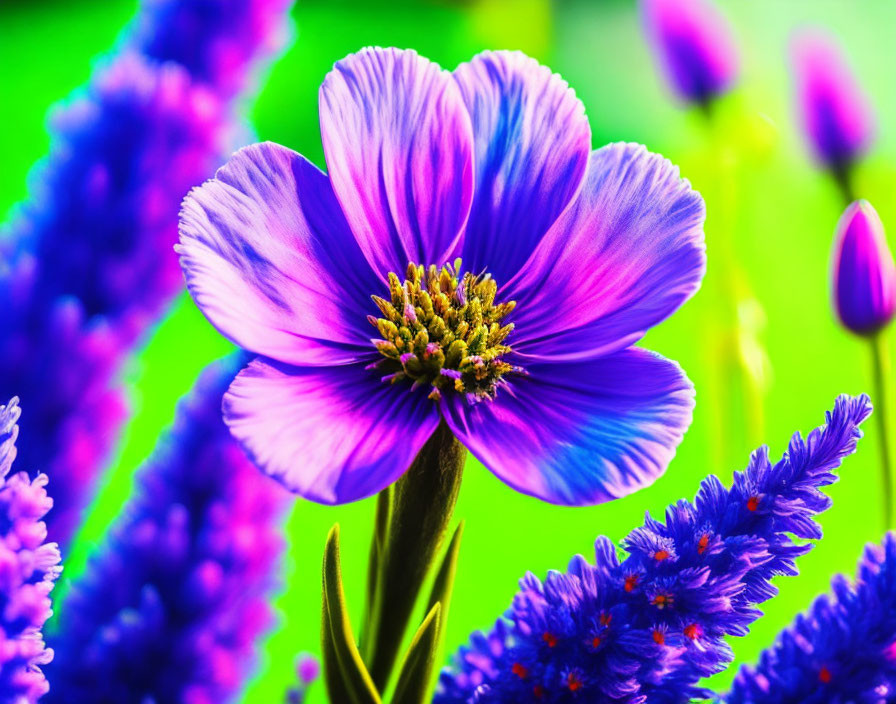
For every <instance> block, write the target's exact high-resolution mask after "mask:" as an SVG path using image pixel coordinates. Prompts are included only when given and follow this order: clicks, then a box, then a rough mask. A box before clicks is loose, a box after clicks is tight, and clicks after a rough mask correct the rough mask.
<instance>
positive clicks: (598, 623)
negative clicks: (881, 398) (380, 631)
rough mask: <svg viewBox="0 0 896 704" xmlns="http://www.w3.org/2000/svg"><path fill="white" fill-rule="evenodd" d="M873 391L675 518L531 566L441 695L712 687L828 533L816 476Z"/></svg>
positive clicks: (521, 701) (535, 696)
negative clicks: (738, 643) (780, 583)
mask: <svg viewBox="0 0 896 704" xmlns="http://www.w3.org/2000/svg"><path fill="white" fill-rule="evenodd" d="M870 411H871V406H870V404H869V402H868V398H867V397H866V396H859V397H855V398H851V397H848V396H841V397H840V398H838V399H837V402H836V405H835V407H834V410H833V412H830V413H828V414H827V416H826V421H827V423H826V425H825V426H822V427H820V428H817V429H816V430H814V431H812V432H811V433H810V434H809V436H808V438H806V439H805V440H804V439H803V438H802V437H801V436H800V435H799V434H796V435H795V436H794V437H793V439H792V440H791V442H790V446H789V448H788V451H787V452H786V453H785V455H784V457H783V458H782V459H781V460H780V461H779V462H777V463H776V464H774V465H772V464H771V463H770V461H769V458H768V449H767V448H765V447H763V448H760V449H759V450H757V451H756V452H754V453H753V455H752V457H751V458H750V463H749V465H748V466H747V469H746V470H745V471H743V472H738V473H736V474H735V477H734V484H733V486H732V487H731V488H730V489H725V488H724V487H723V486H722V483H721V482H720V481H719V480H718V479H717V478H716V477H715V476H710V477H708V478H707V479H705V480H704V481H703V483H702V484H701V486H700V490H699V491H698V492H697V498H696V500H695V501H694V503H693V504H692V503H689V502H687V501H684V500H682V501H679V502H678V503H677V504H675V505H673V506H670V507H669V508H668V509H667V511H666V522H665V523H661V522H659V521H655V520H654V519H652V518H650V516H649V515H648V517H647V520H646V521H645V523H644V525H643V526H642V527H640V528H637V529H636V530H634V531H632V532H631V533H630V534H629V535H628V537H627V538H626V540H625V543H624V546H625V550H626V551H627V552H628V556H627V557H626V558H625V559H624V560H623V561H622V562H620V561H619V559H618V557H617V551H616V548H615V546H614V545H613V544H612V542H610V540H608V539H607V538H603V537H600V538H598V540H597V542H596V545H595V562H594V564H593V565H592V564H590V563H588V562H587V561H586V560H585V558H584V557H582V556H581V555H577V556H576V557H574V558H573V559H572V561H571V562H570V564H569V568H568V569H567V571H566V572H553V571H552V572H549V573H548V576H547V578H546V579H545V580H544V582H542V581H541V580H539V579H538V578H537V577H535V576H534V575H533V574H531V573H530V574H527V575H526V576H525V577H524V578H523V579H522V581H521V582H520V591H519V592H518V593H517V595H516V596H515V597H514V600H513V605H512V606H511V608H510V610H509V611H508V613H507V615H506V618H505V620H503V621H500V622H499V625H498V627H497V629H496V630H494V631H492V632H491V633H490V634H488V635H482V634H476V635H474V636H473V639H472V640H471V643H470V645H469V646H466V647H463V648H461V650H460V652H459V653H458V655H457V656H456V658H455V665H454V667H453V668H452V669H448V670H446V671H445V672H443V674H442V677H441V683H440V687H439V691H438V693H437V695H436V698H435V700H434V702H435V704H459V703H465V704H467V703H470V702H476V703H477V704H486V703H489V704H491V703H499V702H500V703H502V704H503V703H506V704H510V703H514V704H525V703H526V702H539V703H540V704H550V703H552V702H558V703H559V702H572V701H579V699H578V698H581V701H588V702H614V703H616V704H636V703H638V704H643V703H650V704H661V703H662V704H667V703H668V704H671V703H673V702H678V703H683V702H688V701H690V699H691V698H700V697H706V696H709V693H708V692H706V691H705V690H704V689H702V688H701V687H698V686H697V683H698V681H699V680H700V679H701V678H702V677H705V676H708V675H711V674H714V673H716V672H719V671H721V670H722V669H723V668H724V666H725V665H726V664H727V663H729V662H730V661H731V659H732V654H731V651H730V649H729V647H728V645H727V644H726V642H725V640H724V639H725V637H726V636H734V635H736V636H742V635H745V634H746V633H747V631H748V626H749V625H750V624H751V623H752V622H753V621H754V620H756V619H757V618H758V617H759V616H760V615H761V612H760V611H759V610H758V609H757V608H756V606H757V604H759V603H761V602H763V601H765V600H766V599H768V598H770V597H771V596H773V595H774V594H775V593H776V592H777V590H776V588H775V587H774V586H773V585H772V584H771V582H770V579H771V578H772V577H774V576H776V575H793V574H796V567H795V564H794V561H795V559H796V558H797V557H799V556H800V555H803V554H805V553H806V552H808V551H809V550H810V549H811V548H812V545H811V544H806V543H796V542H794V539H793V538H794V537H796V538H800V539H810V538H811V539H816V538H819V537H821V529H820V527H819V526H818V524H817V523H815V522H814V521H813V516H815V515H816V514H817V513H819V512H821V511H824V510H825V509H826V508H828V506H829V505H830V499H829V498H827V497H826V496H825V495H823V494H822V493H821V492H820V491H819V490H818V487H820V486H824V485H827V484H831V483H832V482H834V481H836V477H835V475H834V474H833V473H832V470H834V469H835V468H836V467H837V466H838V465H839V464H840V461H841V460H842V458H843V457H844V456H846V455H849V454H850V453H852V452H853V451H854V450H855V446H856V441H857V439H858V438H859V437H861V432H860V431H859V430H858V425H859V424H860V423H861V422H862V421H863V420H864V419H865V418H866V417H867V416H868V414H869V413H870Z"/></svg>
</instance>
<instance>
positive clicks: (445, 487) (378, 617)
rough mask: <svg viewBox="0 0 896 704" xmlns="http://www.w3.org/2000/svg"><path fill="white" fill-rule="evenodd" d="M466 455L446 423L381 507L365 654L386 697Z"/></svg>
mask: <svg viewBox="0 0 896 704" xmlns="http://www.w3.org/2000/svg"><path fill="white" fill-rule="evenodd" d="M465 459H466V449H465V448H464V446H463V445H462V444H461V443H460V442H459V441H458V440H457V438H455V437H454V434H453V433H452V432H451V430H450V429H449V428H448V426H447V425H445V423H444V422H443V423H441V424H440V425H439V427H438V428H437V429H436V431H435V432H434V433H433V434H432V436H431V437H430V438H429V440H427V442H426V444H425V445H424V446H423V448H422V449H421V450H420V452H419V454H418V455H417V457H416V459H415V460H414V462H413V464H412V465H411V467H410V469H408V471H407V472H406V473H405V474H404V476H402V478H401V479H399V480H398V481H397V482H396V483H395V484H394V485H393V486H392V487H390V488H389V489H387V490H385V492H383V494H381V495H380V498H379V500H378V503H377V518H376V524H375V525H376V527H375V534H374V541H373V545H372V546H371V558H370V569H371V570H373V571H375V574H374V575H371V576H370V578H369V580H368V601H367V617H366V619H365V623H364V630H363V632H362V636H361V652H362V655H363V658H364V661H365V663H366V664H367V667H368V669H369V671H370V675H371V677H372V678H373V681H374V683H375V684H376V686H377V689H378V690H379V691H380V692H383V691H385V689H386V687H387V686H388V683H389V679H390V675H391V673H392V670H393V668H394V665H395V660H396V657H397V655H398V652H399V649H400V648H401V644H402V641H403V639H404V636H405V633H406V631H407V628H408V623H409V621H410V618H411V614H412V613H413V610H414V605H415V603H416V601H417V597H418V595H419V594H420V590H421V588H422V586H423V583H424V581H425V580H426V578H427V576H428V574H429V573H430V571H431V568H432V566H433V563H434V562H435V559H436V557H437V556H438V554H439V549H440V546H441V544H442V542H443V539H444V537H445V533H446V531H447V529H448V525H449V523H450V521H451V516H452V514H453V511H454V505H455V503H456V501H457V495H458V492H459V490H460V483H461V477H462V474H463V465H464V460H465Z"/></svg>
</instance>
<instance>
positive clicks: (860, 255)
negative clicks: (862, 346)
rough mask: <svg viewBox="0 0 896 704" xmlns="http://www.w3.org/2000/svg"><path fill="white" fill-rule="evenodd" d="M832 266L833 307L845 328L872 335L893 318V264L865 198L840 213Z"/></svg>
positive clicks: (895, 273) (895, 299)
mask: <svg viewBox="0 0 896 704" xmlns="http://www.w3.org/2000/svg"><path fill="white" fill-rule="evenodd" d="M831 269H832V277H833V290H834V308H835V310H836V312H837V317H838V318H839V319H840V322H841V323H842V324H843V326H844V327H845V328H847V329H849V330H852V331H853V332H854V333H856V334H858V335H871V334H873V333H875V332H877V331H878V330H880V329H881V328H882V327H884V326H885V325H887V324H888V323H889V322H890V320H892V318H893V313H894V310H896V264H894V262H893V254H892V253H891V252H890V248H889V246H888V245H887V236H886V234H885V233H884V226H883V223H882V222H881V221H880V217H879V216H878V214H877V211H876V210H875V209H874V208H873V207H872V206H871V203H869V202H868V201H866V200H858V201H855V202H854V203H852V204H851V205H850V206H849V207H848V208H847V209H846V210H845V211H844V213H843V215H842V216H840V221H839V222H838V223H837V232H836V234H835V236H834V253H833V257H832V267H831Z"/></svg>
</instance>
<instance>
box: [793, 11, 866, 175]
mask: <svg viewBox="0 0 896 704" xmlns="http://www.w3.org/2000/svg"><path fill="white" fill-rule="evenodd" d="M791 54H792V61H793V72H794V81H795V84H796V99H797V107H798V112H799V116H800V119H801V120H802V125H803V131H804V133H805V136H806V140H807V141H808V143H809V147H810V148H811V150H812V152H813V153H814V155H815V157H816V159H818V161H819V162H820V163H821V164H822V165H824V166H826V167H827V168H828V169H830V170H831V171H833V172H834V173H835V174H839V173H842V172H846V171H848V170H849V168H850V166H851V165H852V164H853V162H855V161H856V159H858V158H859V157H860V156H862V155H863V154H864V153H865V151H866V150H867V149H868V147H869V146H870V145H871V142H872V140H873V139H874V132H875V118H874V113H873V111H872V108H871V104H870V101H869V98H868V96H867V94H866V93H865V91H864V89H863V88H862V86H861V85H860V84H859V81H858V79H857V78H856V76H855V74H854V73H853V71H852V69H851V68H850V66H849V65H848V63H847V61H846V58H845V56H844V55H843V52H842V50H841V48H840V46H839V45H838V43H837V40H836V39H835V38H834V37H833V36H831V35H830V34H828V33H827V32H825V31H823V30H818V29H806V30H803V31H801V32H800V33H798V34H796V35H795V36H794V38H793V41H792V45H791Z"/></svg>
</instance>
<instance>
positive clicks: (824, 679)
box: [818, 665, 833, 684]
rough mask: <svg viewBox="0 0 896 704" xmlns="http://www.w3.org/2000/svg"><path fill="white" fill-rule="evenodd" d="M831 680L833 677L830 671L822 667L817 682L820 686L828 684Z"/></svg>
mask: <svg viewBox="0 0 896 704" xmlns="http://www.w3.org/2000/svg"><path fill="white" fill-rule="evenodd" d="M832 679H833V676H832V675H831V671H830V670H829V669H828V668H827V667H825V666H824V665H822V667H821V669H820V670H819V671H818V681H819V682H821V683H822V684H829V683H830V681H831V680H832Z"/></svg>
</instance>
